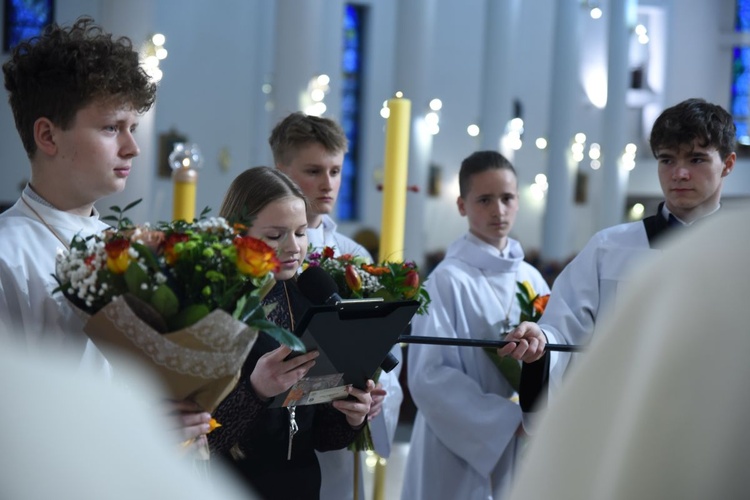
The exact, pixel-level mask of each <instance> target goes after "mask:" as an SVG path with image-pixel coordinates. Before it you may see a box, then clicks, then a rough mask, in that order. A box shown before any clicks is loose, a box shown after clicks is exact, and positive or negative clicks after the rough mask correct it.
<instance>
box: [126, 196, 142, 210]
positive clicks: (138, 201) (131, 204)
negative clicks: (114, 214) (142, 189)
mask: <svg viewBox="0 0 750 500" xmlns="http://www.w3.org/2000/svg"><path fill="white" fill-rule="evenodd" d="M142 201H143V198H138V199H137V200H135V201H134V202H131V203H130V204H128V205H127V206H126V207H125V208H123V209H122V211H123V212H127V211H128V210H130V209H131V208H133V207H134V206H136V205H137V204H139V203H140V202H142Z"/></svg>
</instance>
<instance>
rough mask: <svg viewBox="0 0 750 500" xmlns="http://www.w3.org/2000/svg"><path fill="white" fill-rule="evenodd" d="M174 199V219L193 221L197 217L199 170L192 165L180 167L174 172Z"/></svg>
mask: <svg viewBox="0 0 750 500" xmlns="http://www.w3.org/2000/svg"><path fill="white" fill-rule="evenodd" d="M172 182H173V183H174V200H173V203H172V220H184V221H185V222H193V219H195V195H196V191H197V187H198V171H197V170H195V169H194V168H190V167H180V168H177V169H175V170H174V171H173V172H172Z"/></svg>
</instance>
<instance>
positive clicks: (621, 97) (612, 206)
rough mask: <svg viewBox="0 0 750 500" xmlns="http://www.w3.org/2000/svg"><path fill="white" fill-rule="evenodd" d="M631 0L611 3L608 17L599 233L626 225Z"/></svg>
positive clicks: (606, 13)
mask: <svg viewBox="0 0 750 500" xmlns="http://www.w3.org/2000/svg"><path fill="white" fill-rule="evenodd" d="M629 3H633V2H631V0H610V3H609V8H608V9H607V10H606V11H605V14H604V15H605V16H608V18H609V23H608V41H609V45H608V50H607V54H608V55H607V106H606V107H605V108H604V124H603V137H602V153H601V155H602V156H601V158H602V169H603V172H602V174H603V184H602V195H601V198H600V200H601V206H600V208H599V211H598V213H599V219H598V221H597V224H598V229H603V228H605V227H609V226H613V225H615V224H619V223H620V222H622V216H623V208H624V205H625V192H626V189H627V183H628V171H627V170H626V169H625V168H624V167H623V166H622V164H621V161H620V158H621V157H622V154H623V152H624V151H625V143H626V142H627V141H626V126H627V119H628V117H627V102H626V100H627V91H628V81H629V71H628V70H629V68H628V47H629V46H628V36H629V27H628V19H627V18H628V4H629Z"/></svg>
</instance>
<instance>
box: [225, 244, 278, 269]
mask: <svg viewBox="0 0 750 500" xmlns="http://www.w3.org/2000/svg"><path fill="white" fill-rule="evenodd" d="M234 246H235V247H236V248H237V269H239V270H240V272H241V273H242V274H247V275H249V276H252V277H254V278H261V277H263V276H265V275H266V274H268V273H276V272H278V270H279V268H280V263H279V259H278V258H277V257H276V252H274V250H273V248H271V247H270V246H268V245H266V244H265V243H264V242H262V241H260V240H259V239H257V238H253V237H251V236H238V237H236V238H235V239H234Z"/></svg>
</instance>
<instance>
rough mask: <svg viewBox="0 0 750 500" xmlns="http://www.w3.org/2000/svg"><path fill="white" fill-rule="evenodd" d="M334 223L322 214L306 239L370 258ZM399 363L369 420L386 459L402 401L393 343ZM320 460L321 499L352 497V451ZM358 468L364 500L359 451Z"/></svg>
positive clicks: (384, 379)
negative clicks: (340, 231)
mask: <svg viewBox="0 0 750 500" xmlns="http://www.w3.org/2000/svg"><path fill="white" fill-rule="evenodd" d="M336 227H337V226H336V223H335V222H334V221H333V219H331V218H330V217H329V216H327V215H324V216H323V222H322V223H321V225H320V226H319V227H318V228H315V229H308V230H307V237H308V242H309V244H310V245H312V248H313V250H314V251H321V250H322V249H323V248H324V247H326V246H328V247H331V248H333V249H334V252H335V255H336V256H339V255H342V254H347V253H348V254H352V255H357V256H360V257H365V258H367V259H368V260H369V261H372V256H371V255H370V253H369V252H368V251H367V250H365V248H364V247H363V246H362V245H359V244H358V243H357V242H355V241H354V240H352V239H351V238H349V237H347V236H344V235H343V234H340V233H339V232H338V231H336ZM391 354H393V355H394V356H395V357H396V358H397V359H398V360H399V364H398V365H397V366H396V368H394V369H393V370H391V372H390V373H381V375H380V378H379V380H378V382H380V383H381V384H382V386H383V389H384V390H385V391H386V392H387V395H386V396H385V399H384V400H383V409H382V411H381V413H380V415H378V416H377V417H375V418H374V419H373V420H372V421H371V422H370V431H371V434H372V440H373V445H374V446H375V452H376V453H377V454H378V455H380V456H381V457H384V458H388V456H389V455H390V451H391V444H392V443H393V438H394V436H395V434H396V427H397V425H398V417H399V413H400V410H401V402H402V401H403V399H404V393H403V391H402V390H401V385H400V384H399V382H398V377H399V374H400V373H401V361H402V353H401V346H400V345H395V346H393V349H391ZM317 455H318V462H319V463H320V472H321V478H322V480H321V488H320V498H322V499H326V500H329V499H330V500H348V499H351V498H354V454H353V453H352V452H351V451H349V450H347V449H343V450H333V451H326V452H317ZM359 458H360V470H359V498H360V499H364V498H365V493H364V479H363V477H362V466H361V465H362V463H363V462H364V459H365V456H364V454H363V453H360V457H359Z"/></svg>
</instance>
